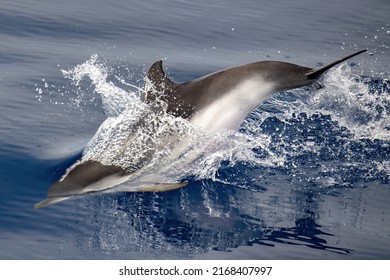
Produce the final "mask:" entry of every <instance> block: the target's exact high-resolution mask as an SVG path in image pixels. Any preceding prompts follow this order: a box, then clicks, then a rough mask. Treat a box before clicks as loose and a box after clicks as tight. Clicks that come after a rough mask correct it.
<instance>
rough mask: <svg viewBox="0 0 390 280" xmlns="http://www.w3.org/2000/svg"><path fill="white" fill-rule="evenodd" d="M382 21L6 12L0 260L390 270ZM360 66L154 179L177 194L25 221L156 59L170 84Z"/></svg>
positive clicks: (383, 16) (238, 7) (1, 12)
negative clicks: (272, 67) (341, 262)
mask: <svg viewBox="0 0 390 280" xmlns="http://www.w3.org/2000/svg"><path fill="white" fill-rule="evenodd" d="M389 14H390V4H389V2H388V1H387V0H372V1H356V0H344V1H339V0H338V1H336V0H329V1H320V0H315V1H313V0H310V1H309V0H302V1H288V0H282V1H263V0H261V1H254V0H244V1H234V2H233V1H230V2H227V1H203V0H201V1H187V0H183V1H179V0H175V1H156V0H153V1H125V0H120V1H113V2H107V1H101V0H98V1H91V0H86V1H72V0H70V1H52V0H51V1H48V0H43V1H34V2H32V1H26V0H20V1H15V0H12V1H8V0H3V1H2V3H1V7H0V26H1V28H0V65H1V71H0V135H1V136H0V182H1V185H0V186H1V187H0V248H1V250H0V258H1V259H188V258H190V259H192V258H194V259H215V258H218V259H389V258H390V249H389V248H390V125H389V123H390V122H389V121H390V83H389V75H390V74H389V65H390V57H389V47H390V21H389V19H390V18H389ZM363 48H367V49H368V53H366V54H362V55H360V56H358V57H356V58H353V59H352V60H350V61H348V62H347V63H345V64H343V65H341V66H339V67H336V68H335V69H333V70H332V71H330V72H328V73H327V74H326V75H325V76H324V77H323V78H322V79H321V80H320V85H317V86H314V87H309V88H304V89H297V90H293V91H289V92H283V93H280V94H278V95H276V96H275V97H272V98H271V99H270V100H267V101H266V102H265V103H264V104H262V105H261V106H259V107H258V108H257V109H256V110H255V111H254V112H253V113H252V114H250V115H249V116H248V118H247V119H246V120H245V122H244V123H243V125H242V126H241V127H240V129H239V130H238V131H236V132H235V131H225V132H221V133H216V134H211V135H206V136H205V135H203V138H202V141H206V140H207V141H208V142H207V143H208V144H209V145H210V143H213V148H212V149H211V150H210V152H209V153H208V154H205V155H203V156H201V157H200V158H198V159H197V160H196V161H195V162H194V163H193V165H192V166H189V167H188V166H186V167H182V169H180V168H172V170H174V171H177V172H176V173H175V172H172V170H171V171H170V172H171V173H169V172H168V173H169V174H170V175H171V176H172V177H171V179H175V180H179V179H181V180H189V185H188V186H187V187H186V188H182V189H179V190H175V191H170V192H165V193H114V194H101V195H94V196H86V197H83V198H80V199H75V200H68V201H65V202H62V203H59V204H56V205H53V206H49V207H47V208H44V209H34V207H33V206H34V204H35V203H37V202H38V201H40V200H42V199H43V198H44V197H45V196H46V191H47V188H48V186H49V185H50V184H51V183H52V182H54V181H55V180H56V179H58V178H59V177H60V176H61V175H62V174H63V172H64V171H65V170H66V169H67V167H69V166H70V165H71V164H72V163H73V162H75V161H76V160H77V159H78V158H80V156H81V153H82V151H83V148H84V147H85V145H87V143H89V141H90V140H91V138H92V137H94V135H95V132H96V131H97V129H98V128H99V126H100V125H101V124H102V122H103V121H104V120H105V119H106V118H107V116H108V114H109V113H110V110H108V109H107V108H106V107H104V104H103V103H102V99H104V98H107V97H108V98H111V99H112V100H116V101H115V102H116V103H114V105H115V106H114V107H115V108H111V109H118V110H119V111H120V110H122V109H121V108H122V107H123V108H127V107H126V106H127V104H126V103H125V102H124V100H122V99H120V98H119V97H118V92H127V93H129V94H130V93H132V94H134V93H137V92H139V90H137V87H140V88H142V87H143V84H144V81H143V78H144V76H145V74H146V71H147V69H148V67H149V66H150V65H151V64H152V63H153V62H154V61H156V60H157V59H163V60H164V65H165V67H166V70H167V73H168V74H169V76H170V77H172V79H173V80H175V81H177V82H184V81H188V80H191V79H194V78H197V77H199V76H202V75H205V74H208V73H210V72H213V71H216V70H219V69H223V68H225V67H231V66H235V65H239V64H243V63H248V62H253V61H259V60H282V61H287V62H292V63H296V64H301V65H305V66H307V67H317V66H320V65H322V64H324V63H327V62H329V61H332V60H333V59H336V58H339V57H342V56H345V55H347V54H350V53H352V52H354V51H356V50H360V49H363ZM82 71H84V72H83V73H82V77H81V78H80V77H79V76H77V75H81V72H82ZM69 73H72V74H71V75H70V74H69ZM94 79H95V80H94ZM131 116H132V115H131V112H129V115H126V116H125V117H128V118H131ZM124 120H127V119H126V118H125V119H124ZM111 129H113V130H114V131H115V133H117V134H118V135H121V136H123V135H126V137H129V135H127V134H126V133H128V132H126V131H121V130H119V131H118V130H115V129H117V128H116V127H111ZM197 135H198V136H199V133H198V134H197ZM98 136H99V137H101V138H99V139H104V140H105V141H108V143H111V142H112V143H115V141H116V139H114V138H112V139H110V138H107V137H109V136H108V135H98ZM95 137H96V135H95ZM95 139H96V138H95ZM204 139H206V140H204ZM202 141H200V142H199V143H195V144H192V145H193V146H191V147H192V150H193V151H197V149H199V148H200V146H202V145H203V144H204V143H206V142H202ZM98 144H101V143H98ZM89 152H90V153H92V156H96V153H97V151H94V150H93V149H92V151H91V150H90V151H89ZM94 153H95V154H94ZM109 156H110V155H108V160H110V158H109ZM123 157H124V158H126V154H124V155H123ZM106 160H107V159H106ZM179 163H180V162H179ZM172 166H173V167H177V165H174V164H173V165H172ZM180 176H181V178H179V177H180Z"/></svg>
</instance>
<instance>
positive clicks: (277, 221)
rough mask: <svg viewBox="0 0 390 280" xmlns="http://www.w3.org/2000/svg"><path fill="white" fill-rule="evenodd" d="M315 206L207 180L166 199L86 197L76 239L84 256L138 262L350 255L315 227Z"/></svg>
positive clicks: (311, 200) (304, 198)
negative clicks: (260, 253) (281, 251)
mask: <svg viewBox="0 0 390 280" xmlns="http://www.w3.org/2000/svg"><path fill="white" fill-rule="evenodd" d="M279 186H280V184H279ZM271 187H272V188H271ZM317 201H318V200H317V198H316V197H313V194H308V193H304V192H300V191H296V190H294V189H293V188H291V186H289V187H277V186H269V187H268V188H263V189H262V190H261V191H258V192H254V191H253V190H252V191H251V190H245V189H240V188H237V187H232V186H228V185H223V184H218V183H215V182H211V181H201V182H194V183H192V184H190V185H189V186H188V187H187V188H184V189H181V190H176V191H172V192H167V193H159V194H156V193H129V194H116V195H105V196H98V197H91V198H89V203H88V208H89V209H88V211H87V213H89V215H90V217H89V222H88V228H85V229H83V228H79V231H78V234H77V238H76V240H77V244H78V246H79V247H80V248H82V249H83V250H84V251H85V250H92V251H102V252H104V253H106V254H108V255H111V256H117V257H120V256H121V257H126V256H127V257H129V258H131V257H133V258H134V257H135V258H137V255H136V254H135V255H134V252H143V253H145V254H146V253H150V254H151V255H152V256H153V258H165V257H173V258H177V257H181V258H191V257H195V256H196V255H198V254H203V253H207V252H209V251H211V250H217V251H229V250H231V249H232V248H236V247H239V246H249V245H253V244H258V245H262V246H276V244H289V245H297V246H306V247H309V248H312V249H316V250H324V251H328V252H333V253H337V254H350V253H351V251H352V250H350V249H348V248H341V247H336V246H334V245H330V244H328V238H329V237H332V236H333V235H332V234H330V233H327V232H325V231H324V230H323V229H322V227H321V225H320V224H319V222H318V221H317V220H318V216H319V213H318V212H319V206H318V202H317ZM90 227H92V228H90ZM138 257H142V255H141V254H140V255H138Z"/></svg>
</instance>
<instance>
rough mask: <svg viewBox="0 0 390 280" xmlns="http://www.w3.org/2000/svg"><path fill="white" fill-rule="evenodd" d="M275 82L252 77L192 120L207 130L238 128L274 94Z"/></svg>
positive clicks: (194, 123)
mask: <svg viewBox="0 0 390 280" xmlns="http://www.w3.org/2000/svg"><path fill="white" fill-rule="evenodd" d="M274 88H275V87H274V84H273V83H269V82H265V81H264V80H263V79H262V78H259V77H252V78H250V79H247V80H245V81H243V82H242V83H240V84H239V85H238V86H236V87H235V88H234V89H232V90H231V91H229V92H227V93H226V94H224V95H223V97H221V98H219V99H217V100H216V101H214V102H213V103H211V104H209V106H207V107H206V108H204V109H202V111H200V112H198V113H197V114H196V115H195V116H194V117H192V118H191V120H190V122H191V123H192V124H193V125H195V126H199V127H202V128H204V129H207V130H211V131H215V130H219V129H236V128H238V127H239V126H240V125H241V123H242V122H243V121H244V119H245V117H246V116H247V115H248V114H249V113H250V112H252V111H253V110H254V109H255V108H256V107H257V106H258V105H259V104H261V103H262V102H263V101H264V100H266V99H267V98H268V97H270V96H271V95H272V93H273V92H274Z"/></svg>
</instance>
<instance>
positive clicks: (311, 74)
mask: <svg viewBox="0 0 390 280" xmlns="http://www.w3.org/2000/svg"><path fill="white" fill-rule="evenodd" d="M366 51H367V50H366V49H364V50H361V51H358V52H355V53H353V54H350V55H348V56H346V57H343V58H340V59H337V60H335V61H333V62H331V63H328V64H326V65H324V66H321V67H319V68H316V69H313V70H311V71H309V72H308V73H307V74H306V77H307V78H308V79H309V80H314V79H317V78H318V77H319V76H320V75H322V74H323V73H324V72H326V71H328V70H329V69H330V68H332V67H333V66H335V65H337V64H339V63H341V62H343V61H345V60H347V59H350V58H351V57H354V56H356V55H358V54H361V53H363V52H366Z"/></svg>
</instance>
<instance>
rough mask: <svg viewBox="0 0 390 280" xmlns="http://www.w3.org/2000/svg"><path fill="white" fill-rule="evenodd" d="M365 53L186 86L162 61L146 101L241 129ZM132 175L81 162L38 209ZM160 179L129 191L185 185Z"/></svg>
mask: <svg viewBox="0 0 390 280" xmlns="http://www.w3.org/2000/svg"><path fill="white" fill-rule="evenodd" d="M365 51H366V50H361V51H358V52H355V53H353V54H351V55H348V56H346V57H343V58H340V59H338V60H336V61H334V62H331V63H329V64H326V65H324V66H322V67H319V68H316V69H312V68H308V67H304V66H300V65H296V64H292V63H286V62H279V61H260V62H254V63H250V64H245V65H241V66H237V67H233V68H228V69H224V70H221V71H218V72H215V73H212V74H209V75H206V76H204V77H201V78H198V79H196V80H193V81H190V82H187V83H183V84H176V83H174V82H172V81H171V80H170V79H169V78H168V77H167V75H166V74H165V72H164V70H163V68H162V61H157V62H155V63H154V64H153V65H152V66H151V67H150V69H149V72H148V74H147V77H148V80H149V83H150V86H148V87H147V89H146V93H145V98H144V99H145V100H144V101H145V102H146V103H147V104H150V105H153V103H155V102H159V101H163V102H164V103H165V104H166V105H167V107H166V110H167V113H169V114H171V115H173V116H175V117H181V118H184V119H187V120H189V121H190V122H191V123H192V124H193V125H194V126H198V127H201V128H203V129H206V130H219V129H236V128H238V126H239V125H240V124H241V123H242V122H243V120H244V119H245V117H246V116H247V115H248V114H249V113H250V112H251V111H253V110H254V109H255V108H256V107H257V106H258V105H259V104H261V103H262V102H263V101H264V100H266V99H267V98H268V97H270V96H272V94H274V93H277V92H280V91H284V90H290V89H294V88H298V87H303V86H307V85H309V84H311V83H313V82H314V81H316V80H317V79H318V78H319V77H320V76H321V75H322V74H323V73H324V72H326V71H327V70H329V69H330V68H331V67H333V66H335V65H337V64H339V63H341V62H343V61H345V60H347V59H349V58H351V57H353V56H356V55H358V54H360V53H362V52H365ZM141 168H142V167H141ZM130 175H131V174H130V173H129V171H127V170H124V169H122V168H121V167H119V166H106V165H103V164H101V163H99V162H97V161H93V160H87V161H84V162H81V163H80V162H77V163H75V164H74V165H73V166H71V167H70V168H69V170H68V171H67V173H66V174H65V175H64V176H63V177H62V178H61V179H60V180H59V181H57V182H55V183H54V184H53V185H51V186H50V187H49V190H48V194H47V198H46V199H45V200H43V201H41V202H39V203H37V204H36V205H35V207H36V208H41V207H44V206H47V205H50V204H54V203H57V202H59V201H62V200H65V199H67V198H69V197H73V196H79V195H84V194H88V193H96V192H104V191H107V190H109V189H110V188H112V187H113V186H116V185H118V184H120V183H123V182H125V181H127V180H128V178H129V177H130ZM156 178H158V177H156ZM157 180H158V179H156V180H155V181H153V180H144V181H142V183H138V185H136V186H135V187H132V188H130V189H128V190H125V191H139V192H142V191H167V190H172V189H176V188H180V187H183V186H184V185H185V183H177V184H170V183H168V184H165V183H161V182H158V181H157Z"/></svg>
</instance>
